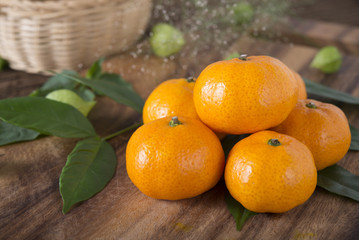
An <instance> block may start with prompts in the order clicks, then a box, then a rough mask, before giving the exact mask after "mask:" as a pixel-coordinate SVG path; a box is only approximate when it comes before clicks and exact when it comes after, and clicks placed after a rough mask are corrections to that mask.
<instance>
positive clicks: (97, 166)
mask: <svg viewBox="0 0 359 240" xmlns="http://www.w3.org/2000/svg"><path fill="white" fill-rule="evenodd" d="M116 165H117V158H116V154H115V151H114V150H113V148H112V146H111V145H110V144H108V143H107V142H106V141H104V140H102V139H100V138H99V137H94V138H88V139H84V140H82V141H80V142H78V143H77V145H76V146H75V148H74V149H73V151H72V152H71V153H70V155H69V156H68V158H67V162H66V165H65V166H64V168H63V169H62V172H61V176H60V180H59V185H60V193H61V196H62V199H63V209H62V212H63V213H67V212H68V211H69V210H70V209H71V207H72V206H73V205H74V204H76V203H79V202H82V201H85V200H87V199H89V198H91V197H92V196H93V195H95V194H96V193H98V192H99V191H101V190H102V189H103V188H104V187H105V186H106V184H107V183H108V182H109V181H110V179H111V178H112V176H113V174H114V173H115V170H116Z"/></svg>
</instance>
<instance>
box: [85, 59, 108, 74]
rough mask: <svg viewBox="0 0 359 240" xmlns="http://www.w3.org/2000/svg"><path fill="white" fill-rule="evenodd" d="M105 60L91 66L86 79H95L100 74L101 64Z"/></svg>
mask: <svg viewBox="0 0 359 240" xmlns="http://www.w3.org/2000/svg"><path fill="white" fill-rule="evenodd" d="M104 60H105V59H104V58H100V59H99V60H97V61H96V62H94V63H93V64H92V66H91V67H90V69H89V70H88V71H87V74H86V78H88V79H97V78H98V77H99V76H100V75H101V73H102V63H103V61H104Z"/></svg>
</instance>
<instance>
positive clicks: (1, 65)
mask: <svg viewBox="0 0 359 240" xmlns="http://www.w3.org/2000/svg"><path fill="white" fill-rule="evenodd" d="M8 65H9V63H8V61H6V60H5V59H3V58H2V57H0V72H1V71H2V70H4V69H5V68H6V67H7V66H8Z"/></svg>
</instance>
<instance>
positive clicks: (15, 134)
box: [0, 121, 40, 146]
mask: <svg viewBox="0 0 359 240" xmlns="http://www.w3.org/2000/svg"><path fill="white" fill-rule="evenodd" d="M39 135H40V133H38V132H36V131H34V130H30V129H26V128H22V127H18V126H15V125H12V124H10V123H7V122H2V121H0V146H3V145H6V144H9V143H15V142H22V141H29V140H34V139H36V138H37V137H38V136H39Z"/></svg>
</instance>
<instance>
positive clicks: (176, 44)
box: [150, 23, 185, 57]
mask: <svg viewBox="0 0 359 240" xmlns="http://www.w3.org/2000/svg"><path fill="white" fill-rule="evenodd" d="M150 44H151V48H152V51H153V52H154V53H155V54H156V55H157V56H160V57H168V56H170V55H173V54H175V53H178V52H179V51H180V50H181V49H182V47H183V45H184V44H185V40H184V37H183V34H182V32H181V31H179V30H178V29H176V28H175V27H173V26H171V25H169V24H166V23H159V24H156V25H155V26H154V27H153V28H152V32H151V37H150Z"/></svg>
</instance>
